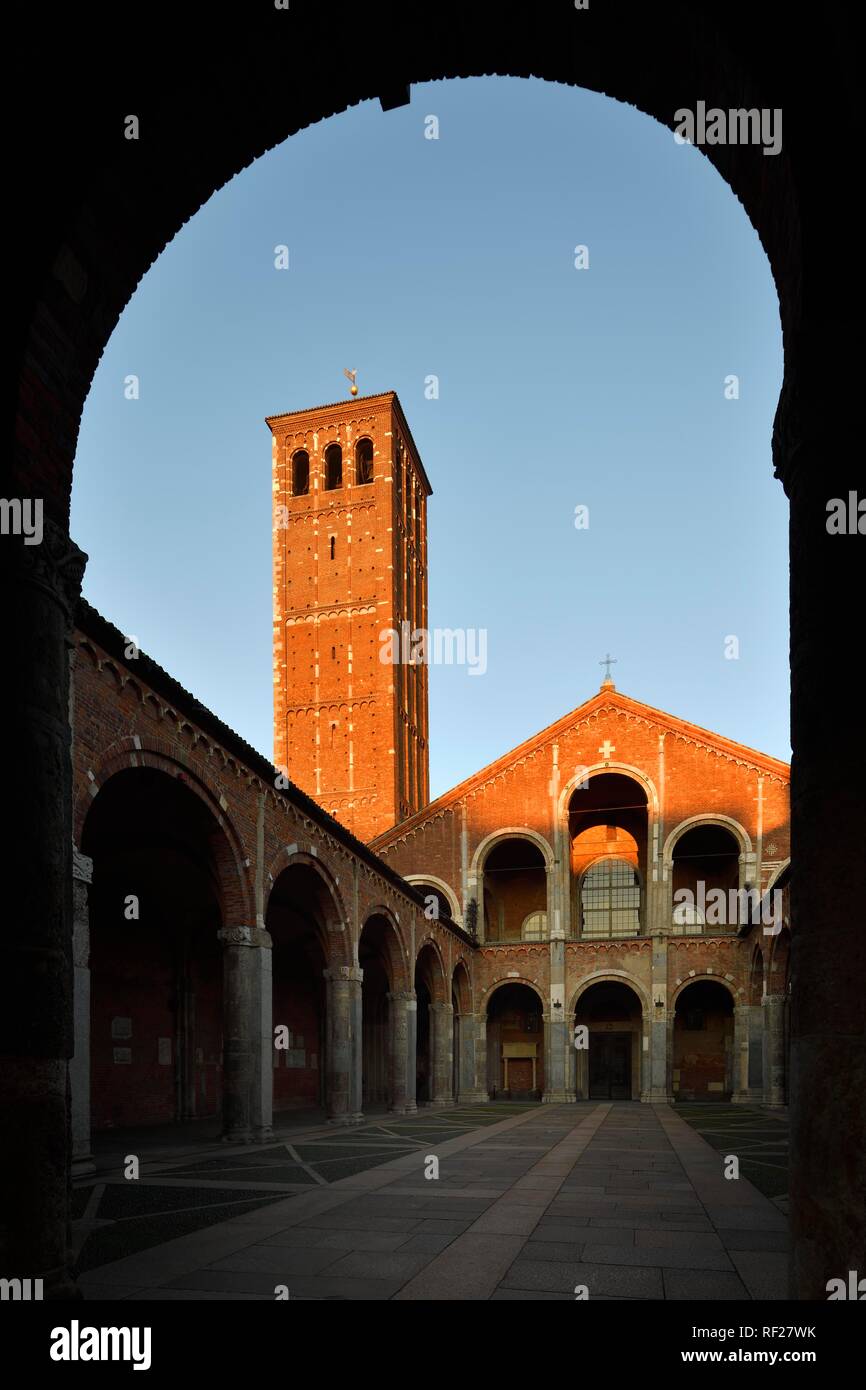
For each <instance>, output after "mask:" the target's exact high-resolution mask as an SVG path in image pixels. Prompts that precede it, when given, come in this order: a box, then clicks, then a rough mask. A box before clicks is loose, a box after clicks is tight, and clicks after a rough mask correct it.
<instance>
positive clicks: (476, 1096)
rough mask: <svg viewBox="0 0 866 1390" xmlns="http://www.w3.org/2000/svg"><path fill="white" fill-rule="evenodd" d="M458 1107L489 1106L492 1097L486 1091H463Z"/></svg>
mask: <svg viewBox="0 0 866 1390" xmlns="http://www.w3.org/2000/svg"><path fill="white" fill-rule="evenodd" d="M455 1104H456V1105H489V1104H490V1097H489V1095H488V1094H487V1092H486V1091H461V1093H460V1095H459V1096H458V1097H457V1100H456V1102H455Z"/></svg>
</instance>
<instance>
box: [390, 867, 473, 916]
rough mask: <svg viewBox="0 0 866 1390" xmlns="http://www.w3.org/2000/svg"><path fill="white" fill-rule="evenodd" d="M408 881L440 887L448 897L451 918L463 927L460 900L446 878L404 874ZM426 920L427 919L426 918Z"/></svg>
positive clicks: (433, 875) (431, 875)
mask: <svg viewBox="0 0 866 1390" xmlns="http://www.w3.org/2000/svg"><path fill="white" fill-rule="evenodd" d="M403 877H404V878H405V880H406V882H407V883H411V884H413V885H415V884H419V883H429V884H430V887H431V888H438V889H439V891H440V893H442V894H443V896H444V897H446V898H447V899H448V904H449V906H450V908H451V920H452V921H453V922H455V923H456V924H457V926H459V927H462V925H463V913H462V912H461V911H460V902H459V899H458V897H457V894H456V893H455V892H454V889H453V888H451V887H449V885H448V884H447V883H446V882H445V880H444V878H437V877H436V875H435V874H404V875H403ZM425 920H426V919H425Z"/></svg>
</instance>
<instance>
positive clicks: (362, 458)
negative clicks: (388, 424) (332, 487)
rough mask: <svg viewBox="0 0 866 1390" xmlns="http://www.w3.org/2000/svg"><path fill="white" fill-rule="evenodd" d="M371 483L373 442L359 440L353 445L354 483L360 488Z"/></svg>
mask: <svg viewBox="0 0 866 1390" xmlns="http://www.w3.org/2000/svg"><path fill="white" fill-rule="evenodd" d="M372 481H373V441H372V439H359V440H358V443H357V444H356V445H355V482H356V483H357V484H359V485H360V486H363V485H364V484H365V483H372Z"/></svg>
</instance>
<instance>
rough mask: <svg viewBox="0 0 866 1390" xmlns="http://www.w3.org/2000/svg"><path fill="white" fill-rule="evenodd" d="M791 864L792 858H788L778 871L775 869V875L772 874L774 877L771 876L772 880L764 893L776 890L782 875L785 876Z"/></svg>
mask: <svg viewBox="0 0 866 1390" xmlns="http://www.w3.org/2000/svg"><path fill="white" fill-rule="evenodd" d="M790 863H791V860H790V858H788V859H786V860H785V861H784V863H782V864H780V865H779V867H778V869H774V870H773V873H772V875H771V877H770V880H769V882H768V883H767V886H766V888H765V889H764V892H765V893H769V892H770V891H771V890H772V889H773V888H775V886H776V884H777V883H778V881H779V879H780V878H781V877H782V874H783V873H784V872H785V870H786V869H787V868H788V866H789V865H790Z"/></svg>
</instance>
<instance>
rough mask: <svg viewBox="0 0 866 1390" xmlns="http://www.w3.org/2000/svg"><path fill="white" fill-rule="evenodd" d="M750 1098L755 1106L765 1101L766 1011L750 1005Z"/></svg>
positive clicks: (761, 1007) (759, 1006)
mask: <svg viewBox="0 0 866 1390" xmlns="http://www.w3.org/2000/svg"><path fill="white" fill-rule="evenodd" d="M747 1007H748V1010H749V1073H748V1083H749V1096H750V1098H751V1100H752V1101H753V1103H754V1104H756V1105H760V1104H761V1101H762V1100H763V1099H764V1009H763V1006H762V1004H749V1005H748V1006H747Z"/></svg>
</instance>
